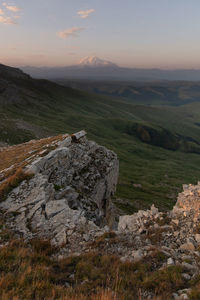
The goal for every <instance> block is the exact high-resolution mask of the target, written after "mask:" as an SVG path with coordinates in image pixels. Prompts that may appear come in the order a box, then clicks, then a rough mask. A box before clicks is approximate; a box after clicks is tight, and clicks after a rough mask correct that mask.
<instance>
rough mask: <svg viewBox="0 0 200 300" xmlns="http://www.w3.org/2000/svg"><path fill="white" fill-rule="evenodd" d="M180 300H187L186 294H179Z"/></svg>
mask: <svg viewBox="0 0 200 300" xmlns="http://www.w3.org/2000/svg"><path fill="white" fill-rule="evenodd" d="M179 299H180V300H189V297H188V295H187V294H181V295H180V297H179Z"/></svg>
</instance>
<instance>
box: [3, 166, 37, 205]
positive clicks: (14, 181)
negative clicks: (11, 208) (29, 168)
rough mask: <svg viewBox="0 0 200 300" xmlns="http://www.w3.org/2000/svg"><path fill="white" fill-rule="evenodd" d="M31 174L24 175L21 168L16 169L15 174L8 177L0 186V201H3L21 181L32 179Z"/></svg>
mask: <svg viewBox="0 0 200 300" xmlns="http://www.w3.org/2000/svg"><path fill="white" fill-rule="evenodd" d="M32 176H33V175H32V174H28V173H25V172H24V171H23V170H22V169H21V168H19V169H17V170H16V172H15V173H14V174H13V175H11V176H9V177H8V178H7V179H6V180H4V181H3V183H2V184H1V185H0V201H4V200H5V199H6V197H7V195H8V194H9V192H10V191H11V190H12V189H14V188H15V187H17V186H18V185H19V184H20V182H22V181H23V180H28V179H30V178H31V177H32Z"/></svg>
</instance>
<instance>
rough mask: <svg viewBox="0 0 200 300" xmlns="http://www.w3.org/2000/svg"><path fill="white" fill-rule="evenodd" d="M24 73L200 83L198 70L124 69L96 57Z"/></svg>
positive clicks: (53, 76) (47, 75) (27, 67)
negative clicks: (75, 63)
mask: <svg viewBox="0 0 200 300" xmlns="http://www.w3.org/2000/svg"><path fill="white" fill-rule="evenodd" d="M21 69H22V70H23V71H25V72H26V73H28V74H30V75H31V76H33V77H35V78H47V79H62V78H65V79H92V80H114V81H115V80H122V81H123V80H125V81H127V80H130V81H157V80H186V81H200V70H198V69H176V70H162V69H139V68H123V67H119V66H117V65H116V64H114V63H112V62H109V61H106V60H102V59H100V58H98V57H96V56H88V57H85V58H83V59H82V60H81V61H80V63H79V64H78V65H73V66H67V67H31V66H25V67H21Z"/></svg>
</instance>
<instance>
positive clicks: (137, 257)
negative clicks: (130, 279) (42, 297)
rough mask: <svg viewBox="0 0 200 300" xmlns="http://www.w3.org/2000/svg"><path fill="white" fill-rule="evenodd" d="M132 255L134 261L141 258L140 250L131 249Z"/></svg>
mask: <svg viewBox="0 0 200 300" xmlns="http://www.w3.org/2000/svg"><path fill="white" fill-rule="evenodd" d="M132 256H133V257H134V261H139V260H141V259H142V258H143V252H142V251H141V250H137V251H133V252H132Z"/></svg>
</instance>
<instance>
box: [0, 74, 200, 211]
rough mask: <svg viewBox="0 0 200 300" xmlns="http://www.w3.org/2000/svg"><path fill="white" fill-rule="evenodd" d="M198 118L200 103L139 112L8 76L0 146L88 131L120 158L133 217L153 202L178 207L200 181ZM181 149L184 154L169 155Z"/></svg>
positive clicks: (2, 91)
mask: <svg viewBox="0 0 200 300" xmlns="http://www.w3.org/2000/svg"><path fill="white" fill-rule="evenodd" d="M198 111H199V104H198V103H193V104H190V105H189V104H188V105H187V106H186V105H183V106H180V107H167V106H166V107H150V106H145V105H137V104H134V103H130V102H128V101H124V100H123V99H122V100H121V99H119V98H117V99H114V98H109V97H105V96H101V95H94V94H89V93H86V92H83V91H78V90H74V89H72V88H67V87H64V86H60V85H57V84H55V83H52V82H49V81H46V80H35V79H32V78H30V77H26V76H25V78H18V76H11V75H9V76H7V75H6V76H3V75H2V76H1V81H0V141H3V142H7V143H11V144H12V143H21V142H23V141H27V140H29V139H32V138H35V137H37V136H39V137H45V136H49V135H54V134H59V133H65V132H69V133H70V132H76V131H79V130H82V129H86V131H87V132H88V137H89V138H91V139H94V140H95V141H97V142H98V143H101V144H102V145H105V146H107V147H109V148H110V149H112V150H114V151H115V152H116V153H117V154H118V155H119V158H120V179H119V184H118V191H117V199H119V198H123V201H121V200H116V201H117V203H118V206H119V207H120V208H122V209H125V210H126V211H129V212H132V211H134V210H136V209H137V208H138V207H141V208H143V207H147V206H149V204H150V203H152V202H154V203H155V204H156V205H157V206H159V207H161V208H167V207H171V205H172V204H173V203H174V201H175V198H176V194H177V192H178V190H179V188H180V186H181V184H182V183H183V182H191V183H195V181H197V180H198V179H199V177H200V171H199V168H198V165H199V163H200V155H199V154H198V153H199V147H200V146H199V143H200V138H199V137H200V134H199V133H200V127H199V123H200V115H199V114H198V113H197V112H198ZM138 128H139V129H138ZM147 137H148V138H147ZM155 137H156V138H155ZM174 144H175V145H176V144H178V147H175V149H174V150H176V151H172V150H168V149H173V147H174ZM138 184H139V187H138ZM124 199H127V200H128V202H127V204H126V205H124V203H126V202H125V201H124Z"/></svg>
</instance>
